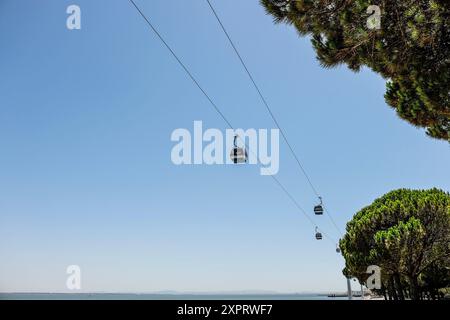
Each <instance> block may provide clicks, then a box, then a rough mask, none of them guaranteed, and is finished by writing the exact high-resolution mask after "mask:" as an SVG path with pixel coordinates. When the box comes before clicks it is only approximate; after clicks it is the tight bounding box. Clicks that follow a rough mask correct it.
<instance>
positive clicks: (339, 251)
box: [336, 245, 341, 253]
mask: <svg viewBox="0 0 450 320" xmlns="http://www.w3.org/2000/svg"><path fill="white" fill-rule="evenodd" d="M336 252H337V253H341V248H339V245H336Z"/></svg>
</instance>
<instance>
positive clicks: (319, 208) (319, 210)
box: [314, 197, 323, 215]
mask: <svg viewBox="0 0 450 320" xmlns="http://www.w3.org/2000/svg"><path fill="white" fill-rule="evenodd" d="M319 200H320V203H319V204H318V205H317V206H314V214H316V215H322V214H323V206H322V197H319Z"/></svg>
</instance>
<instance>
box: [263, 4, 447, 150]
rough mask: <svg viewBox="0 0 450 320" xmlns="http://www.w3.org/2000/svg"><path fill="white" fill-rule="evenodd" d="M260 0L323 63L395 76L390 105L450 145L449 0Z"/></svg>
mask: <svg viewBox="0 0 450 320" xmlns="http://www.w3.org/2000/svg"><path fill="white" fill-rule="evenodd" d="M260 1H261V3H262V4H263V6H264V7H265V8H266V10H267V12H268V13H270V14H271V15H272V16H273V17H274V20H275V22H277V23H279V22H284V23H287V24H292V25H293V26H294V27H295V28H296V29H297V30H298V32H299V34H300V35H302V36H304V35H310V36H311V38H312V44H313V46H314V48H315V50H316V53H317V58H318V60H319V61H320V63H321V64H322V66H324V67H334V66H337V65H339V64H346V65H347V66H348V67H349V68H350V69H351V70H354V71H358V70H360V68H361V67H362V66H367V67H369V68H370V69H372V70H373V71H375V72H377V73H379V74H380V75H382V76H383V77H384V78H385V79H387V92H386V95H385V99H386V102H387V103H388V104H389V105H390V106H391V107H392V108H394V109H395V110H396V112H397V114H398V115H399V116H400V117H401V118H402V119H405V120H407V121H409V122H410V123H411V124H413V125H414V126H417V127H423V128H426V132H427V134H428V135H429V136H431V137H433V138H437V139H444V140H448V141H449V142H450V139H449V133H450V1H449V0H401V1H391V0H260ZM373 5H377V6H378V7H379V8H380V9H381V20H380V21H381V27H380V29H376V28H375V27H376V23H373V18H374V13H375V12H374V11H373V10H372V9H370V10H368V9H369V6H373ZM368 23H369V25H368Z"/></svg>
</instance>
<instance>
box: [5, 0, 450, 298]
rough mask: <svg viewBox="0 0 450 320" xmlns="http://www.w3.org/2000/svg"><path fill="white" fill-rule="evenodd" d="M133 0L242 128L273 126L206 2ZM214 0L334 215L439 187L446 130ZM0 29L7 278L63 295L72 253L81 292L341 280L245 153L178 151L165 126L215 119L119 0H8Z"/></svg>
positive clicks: (323, 287) (213, 123)
mask: <svg viewBox="0 0 450 320" xmlns="http://www.w3.org/2000/svg"><path fill="white" fill-rule="evenodd" d="M136 2H137V3H138V4H139V5H140V6H141V8H142V9H143V11H144V12H145V13H146V14H147V15H148V17H149V18H150V19H151V20H152V22H154V24H155V25H156V26H157V28H158V29H159V31H160V32H161V33H162V34H163V35H164V36H165V37H166V38H167V41H168V42H169V43H170V44H171V45H172V47H173V48H174V50H176V51H177V53H178V54H179V56H180V57H181V58H182V59H183V60H184V62H185V63H186V65H188V67H189V68H190V69H191V70H192V72H193V73H194V74H195V76H196V77H197V78H198V80H199V81H200V83H201V84H202V85H203V86H204V88H205V89H206V90H207V91H208V93H209V94H210V95H211V97H213V99H214V100H215V101H216V103H217V104H218V106H219V107H220V108H221V109H222V111H223V113H224V114H225V115H226V116H227V117H228V118H229V119H230V120H231V121H232V122H233V124H234V125H235V126H236V127H240V128H268V129H270V128H274V127H275V126H274V124H273V122H272V121H271V119H270V117H269V115H268V114H267V112H266V110H265V109H264V106H263V105H262V104H261V102H260V101H259V98H258V96H257V94H256V93H255V91H254V89H253V88H252V86H251V83H250V82H249V80H248V78H247V76H246V74H245V73H244V71H243V69H242V67H241V65H240V64H239V62H238V60H237V59H236V57H235V55H234V53H233V51H232V49H231V48H230V46H229V44H228V42H227V40H226V38H225V37H224V35H223V33H222V31H221V30H220V29H219V26H218V24H217V22H216V21H215V19H214V17H213V16H212V14H211V12H210V11H209V8H208V6H207V3H206V1H204V0H189V1H186V0H172V1H166V0H151V1H150V0H136ZM70 4H78V5H79V6H80V7H81V10H82V29H81V30H73V31H69V30H68V29H67V28H66V18H67V14H66V8H67V6H68V5H70ZM213 4H214V5H215V7H216V9H217V11H218V13H219V14H220V15H221V17H222V20H223V22H224V24H225V25H226V27H227V28H228V31H229V32H230V34H231V36H232V37H233V38H234V41H235V43H236V45H237V46H238V48H239V49H240V51H241V53H242V55H243V57H244V58H245V59H246V61H247V64H248V66H249V68H250V70H251V71H252V72H253V74H254V77H255V79H256V81H257V82H258V83H259V85H260V87H261V89H262V91H263V93H264V95H265V96H266V98H267V100H268V102H269V103H270V104H271V106H272V109H273V112H274V113H275V115H276V116H277V118H278V121H279V123H280V124H281V126H282V127H283V128H284V130H285V133H286V134H287V136H288V138H289V140H290V142H291V144H292V146H293V148H294V149H295V150H296V152H297V154H298V155H299V156H300V158H301V161H302V163H303V165H304V166H305V168H306V170H307V171H308V173H309V174H310V176H311V178H312V180H313V183H314V184H315V185H316V187H317V189H318V190H319V192H320V193H321V194H322V195H323V197H324V201H325V203H326V205H327V207H328V208H329V209H330V211H331V214H332V215H333V217H334V219H335V220H336V222H337V223H338V225H339V227H340V228H341V229H344V227H345V223H346V222H347V221H348V220H350V219H351V217H352V215H353V214H354V213H355V212H356V211H357V210H359V209H360V208H362V207H364V206H366V205H368V204H370V203H371V202H372V201H373V200H374V199H375V198H377V197H378V196H381V195H382V194H384V193H386V192H388V191H390V190H392V189H395V188H400V187H407V188H431V187H439V188H442V189H444V190H450V170H449V163H450V149H449V144H448V143H446V142H443V141H436V140H432V139H430V138H427V137H426V136H425V134H424V132H423V131H422V130H419V129H416V128H414V127H412V126H411V125H409V124H408V123H406V122H404V121H402V120H400V119H399V118H398V117H397V116H396V114H395V112H394V111H393V110H391V109H390V108H389V107H388V106H386V104H385V102H384V99H383V94H384V91H385V85H384V80H383V79H381V77H379V76H378V75H376V74H374V73H372V72H371V71H369V70H363V71H362V72H360V73H358V74H355V73H352V72H351V71H349V70H347V69H346V68H344V67H341V68H337V69H331V70H326V69H323V68H321V67H320V66H319V64H318V63H317V61H316V60H315V54H314V52H313V50H312V48H311V44H310V42H309V39H306V38H300V37H299V36H298V35H297V33H296V32H295V30H293V28H292V27H288V26H285V25H274V24H273V22H272V18H271V17H270V16H267V15H266V14H265V12H264V10H263V8H262V7H261V6H260V5H259V2H258V1H257V0H246V1H242V0H227V1H224V0H220V1H219V0H214V1H213ZM0 43H1V48H2V49H1V50H0V291H67V289H66V286H65V282H66V278H67V275H66V273H65V272H66V267H67V266H69V265H73V264H75V265H79V266H80V267H81V271H82V290H83V291H114V292H117V291H122V292H136V291H138V292H142V291H148V292H150V291H159V290H179V291H229V290H231V291H239V290H275V291H280V292H302V291H329V290H342V291H343V290H345V288H346V283H345V278H344V277H343V276H342V272H341V270H342V268H343V266H344V261H343V259H342V257H340V255H338V254H336V252H335V248H334V245H333V243H331V242H329V241H327V240H323V241H316V240H315V239H314V229H313V228H312V227H311V225H310V224H309V222H308V221H307V220H306V219H305V217H304V216H302V215H301V214H300V213H299V212H298V210H297V209H296V208H295V206H294V205H293V204H292V202H290V200H289V199H288V198H287V196H286V195H285V194H284V193H283V192H282V191H281V189H280V188H279V187H278V186H277V185H276V184H274V183H273V181H272V179H271V178H270V177H267V176H265V177H264V176H261V175H260V174H259V170H258V168H257V167H256V166H245V165H243V166H242V165H241V166H229V165H228V166H217V165H216V166H207V165H199V166H175V165H174V164H173V163H172V162H171V160H170V152H171V149H172V147H173V146H174V143H173V142H171V141H170V135H171V133H172V131H173V130H174V129H177V128H188V129H190V130H192V126H193V121H194V120H202V121H203V125H204V126H205V127H207V128H219V129H221V130H224V129H226V125H225V123H224V122H223V121H222V119H220V118H219V116H218V115H217V113H216V112H215V111H214V110H213V109H212V107H211V106H210V105H209V104H208V101H207V100H206V99H205V98H204V97H203V96H202V95H201V93H200V92H199V91H198V89H197V88H196V87H195V86H194V85H193V84H192V82H191V81H190V80H189V79H188V78H187V77H186V75H185V74H184V73H183V71H182V70H181V69H180V67H179V66H178V65H177V64H176V62H175V61H174V59H173V58H172V57H171V56H170V55H169V54H168V52H167V50H166V49H165V48H164V47H162V45H161V43H160V42H159V40H157V38H155V36H154V35H153V34H152V33H151V31H150V30H149V28H148V27H147V25H146V24H145V23H144V22H143V20H142V18H141V17H140V16H139V15H138V14H137V12H136V11H135V9H134V8H133V7H132V6H131V5H130V3H129V2H128V0H96V1H88V0H71V1H66V0H42V1H33V0H28V1H25V0H2V1H1V2H0ZM280 148H281V149H280V171H279V173H278V175H277V178H278V179H279V180H280V181H281V182H282V183H283V184H284V185H285V186H286V187H287V188H288V189H289V191H290V192H291V193H292V194H293V195H294V196H295V198H296V199H297V201H298V202H299V203H300V204H301V205H302V206H303V207H304V208H305V209H307V210H308V213H309V214H311V216H313V215H312V208H313V206H314V204H315V203H316V198H315V197H314V194H313V193H312V191H311V189H310V188H309V187H308V185H307V183H306V180H305V178H304V177H303V176H302V175H301V173H300V171H299V169H298V167H297V166H296V163H295V161H294V159H293V158H292V156H291V154H290V153H289V150H288V148H287V146H286V145H285V144H283V143H282V144H281V147H280ZM312 218H313V219H314V220H316V221H317V224H319V225H320V226H321V227H322V228H323V230H325V232H328V233H329V234H331V235H332V236H333V237H334V238H336V239H337V238H338V236H339V235H338V234H337V232H336V231H335V229H334V228H333V226H332V224H331V223H330V221H329V220H328V219H327V218H326V216H323V217H319V218H315V217H312Z"/></svg>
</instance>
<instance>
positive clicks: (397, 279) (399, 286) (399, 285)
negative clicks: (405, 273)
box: [394, 273, 405, 300]
mask: <svg viewBox="0 0 450 320" xmlns="http://www.w3.org/2000/svg"><path fill="white" fill-rule="evenodd" d="M394 284H395V289H396V291H397V293H398V298H399V300H405V296H404V295H403V287H402V283H401V281H400V275H399V274H398V273H395V274H394Z"/></svg>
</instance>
